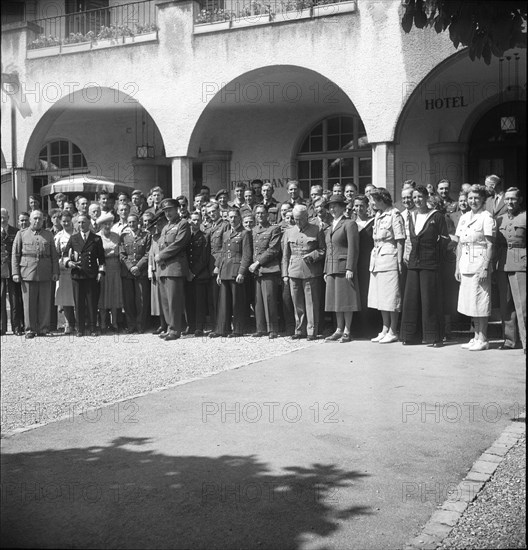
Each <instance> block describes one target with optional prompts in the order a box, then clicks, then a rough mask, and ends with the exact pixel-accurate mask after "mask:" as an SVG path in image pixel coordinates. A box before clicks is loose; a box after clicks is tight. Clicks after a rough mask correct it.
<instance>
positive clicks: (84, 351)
mask: <svg viewBox="0 0 528 550" xmlns="http://www.w3.org/2000/svg"><path fill="white" fill-rule="evenodd" d="M320 343H322V341H318V342H311V343H308V342H307V341H306V340H301V341H300V342H299V341H293V340H291V339H290V338H278V339H276V340H269V339H268V338H259V339H257V338H252V337H251V336H244V337H243V338H235V339H221V340H220V339H218V340H216V339H215V340H211V339H209V338H206V337H204V338H195V337H194V336H186V337H183V338H181V339H180V340H178V341H175V342H163V341H161V340H160V339H159V338H158V337H157V336H154V335H152V334H142V335H138V334H132V335H115V336H111V335H108V336H100V337H97V338H88V337H84V338H76V337H75V336H64V335H62V336H56V337H51V338H44V337H41V338H35V339H34V340H26V339H24V338H23V337H16V336H4V337H2V369H1V385H2V389H1V399H2V415H1V430H2V434H3V435H5V434H6V433H10V432H13V431H14V430H17V429H20V428H28V427H31V426H37V425H42V424H45V423H47V422H50V421H53V420H56V419H58V418H62V417H68V416H71V415H76V414H86V415H88V414H91V413H90V410H91V409H93V408H97V407H100V406H103V405H107V404H109V403H114V402H116V401H120V400H122V399H125V398H130V397H133V396H136V395H141V394H144V393H147V392H151V391H155V390H160V389H163V388H166V387H169V386H173V385H176V384H178V383H182V382H185V381H189V380H193V379H195V378H203V377H206V376H210V375H212V374H215V373H217V372H221V371H224V370H229V369H234V368H238V367H240V366H242V365H247V364H248V363H252V362H254V361H260V360H262V359H265V358H269V357H274V356H277V355H282V354H285V353H289V352H292V351H295V350H298V349H301V348H303V347H306V346H308V345H314V344H315V345H318V344H320Z"/></svg>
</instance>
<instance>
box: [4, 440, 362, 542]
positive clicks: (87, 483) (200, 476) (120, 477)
mask: <svg viewBox="0 0 528 550" xmlns="http://www.w3.org/2000/svg"><path fill="white" fill-rule="evenodd" d="M150 443H151V440H150V439H148V438H125V437H121V438H117V439H115V440H114V441H113V442H112V443H111V444H110V445H109V446H105V447H86V448H71V449H65V450H45V451H41V452H28V453H16V454H4V455H3V457H2V507H3V514H2V515H3V520H2V537H1V539H2V547H13V546H15V547H40V548H43V547H45V548H81V547H82V548H189V549H197V548H208V549H209V548H259V549H267V548H299V547H301V546H302V545H303V543H307V542H309V541H310V540H314V539H319V538H324V537H328V536H330V535H331V534H332V533H334V532H336V531H337V529H339V522H340V521H342V520H346V519H350V518H352V517H354V516H357V515H361V514H369V513H371V512H370V510H369V507H367V506H360V505H353V489H352V490H351V489H350V488H349V487H350V486H351V485H354V483H356V482H357V481H358V480H361V478H363V477H365V476H366V474H362V473H359V472H356V471H344V470H342V469H339V468H337V467H336V466H334V465H329V464H326V465H325V464H313V465H312V466H311V467H310V468H301V467H295V466H292V467H288V468H284V469H283V470H282V471H281V472H276V471H272V470H271V468H270V466H268V465H266V464H265V463H263V462H261V461H259V460H258V459H257V458H256V457H255V456H254V455H249V456H229V455H226V456H219V457H207V456H169V455H165V454H160V453H157V452H154V451H152V450H147V449H142V448H141V447H142V446H145V445H149V444H150ZM345 488H348V489H346V491H345ZM320 542H322V544H323V545H325V543H324V541H320Z"/></svg>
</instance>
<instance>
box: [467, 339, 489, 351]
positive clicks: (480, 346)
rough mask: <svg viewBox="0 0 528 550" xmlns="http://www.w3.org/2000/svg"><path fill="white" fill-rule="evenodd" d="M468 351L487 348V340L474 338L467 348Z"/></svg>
mask: <svg viewBox="0 0 528 550" xmlns="http://www.w3.org/2000/svg"><path fill="white" fill-rule="evenodd" d="M468 349H469V351H484V350H486V349H489V342H481V341H480V340H475V343H474V344H473V345H472V346H471V347H470V348H468Z"/></svg>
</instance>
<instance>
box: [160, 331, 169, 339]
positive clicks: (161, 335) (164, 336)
mask: <svg viewBox="0 0 528 550" xmlns="http://www.w3.org/2000/svg"><path fill="white" fill-rule="evenodd" d="M168 335H169V333H168V332H160V333H159V334H158V337H159V338H161V339H162V340H164V339H165V338H167V336H168Z"/></svg>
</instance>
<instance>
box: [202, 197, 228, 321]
mask: <svg viewBox="0 0 528 550" xmlns="http://www.w3.org/2000/svg"><path fill="white" fill-rule="evenodd" d="M206 212H207V217H208V218H209V222H210V225H209V228H208V230H207V235H208V238H209V246H210V247H211V265H210V271H212V273H213V277H212V279H211V282H210V283H209V293H208V305H209V314H210V315H211V321H212V323H213V327H214V326H216V318H217V314H218V295H219V293H220V288H219V286H218V284H217V282H216V278H217V276H218V267H215V266H216V262H217V261H219V260H220V256H221V254H222V243H223V236H224V231H228V230H229V228H230V226H229V222H228V221H227V220H223V219H222V218H221V216H220V206H219V204H218V203H215V202H210V203H209V204H208V205H207V211H206Z"/></svg>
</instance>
